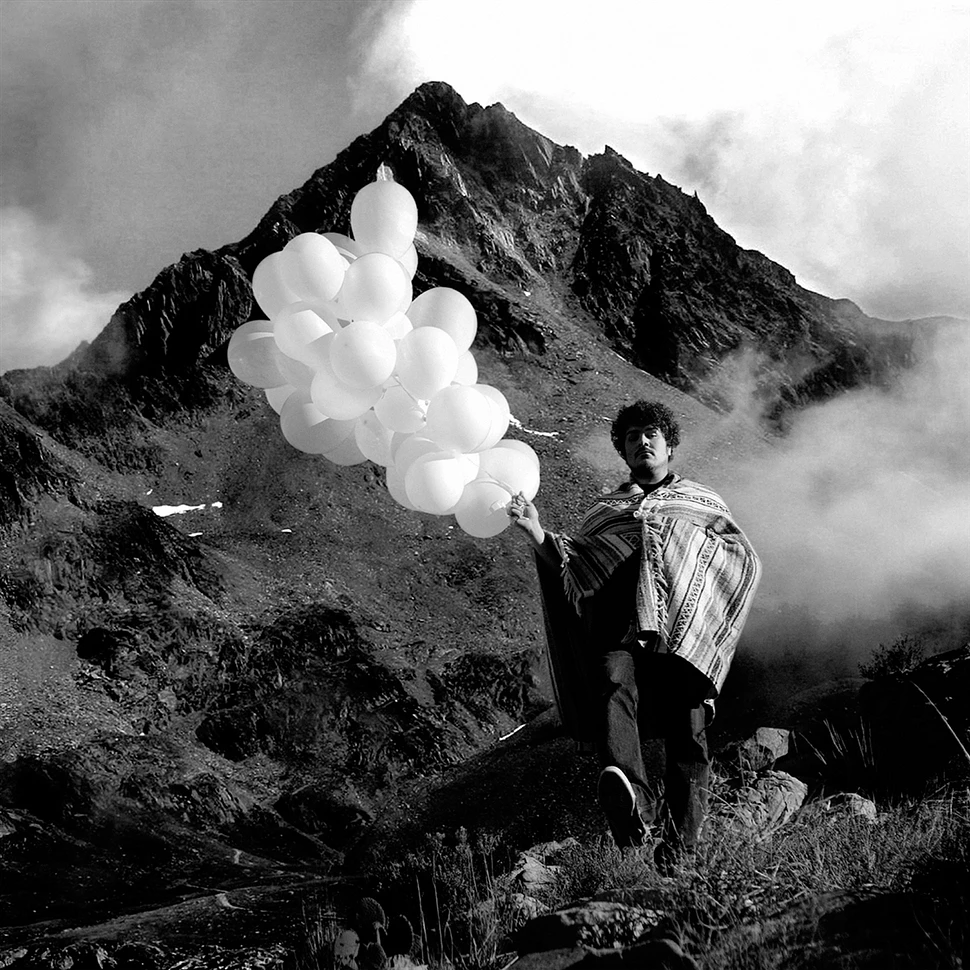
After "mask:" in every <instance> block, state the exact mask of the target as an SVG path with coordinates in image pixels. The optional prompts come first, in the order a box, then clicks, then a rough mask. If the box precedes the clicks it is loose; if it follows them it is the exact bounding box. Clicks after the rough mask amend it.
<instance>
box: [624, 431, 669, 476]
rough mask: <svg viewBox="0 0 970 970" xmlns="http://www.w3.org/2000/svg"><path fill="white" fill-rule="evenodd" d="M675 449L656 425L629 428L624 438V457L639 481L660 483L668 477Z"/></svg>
mask: <svg viewBox="0 0 970 970" xmlns="http://www.w3.org/2000/svg"><path fill="white" fill-rule="evenodd" d="M672 455H673V449H672V448H671V447H670V446H669V445H668V444H667V440H666V438H664V433H663V432H662V431H661V430H660V428H658V427H657V426H656V425H655V424H637V425H633V426H632V427H630V428H627V431H626V435H625V436H624V438H623V457H624V459H625V460H626V463H627V464H628V465H629V466H630V470H631V471H632V472H633V477H634V478H635V479H636V480H637V481H644V482H659V481H660V480H661V479H662V478H664V477H666V475H667V464H668V463H669V461H670V459H671V456H672Z"/></svg>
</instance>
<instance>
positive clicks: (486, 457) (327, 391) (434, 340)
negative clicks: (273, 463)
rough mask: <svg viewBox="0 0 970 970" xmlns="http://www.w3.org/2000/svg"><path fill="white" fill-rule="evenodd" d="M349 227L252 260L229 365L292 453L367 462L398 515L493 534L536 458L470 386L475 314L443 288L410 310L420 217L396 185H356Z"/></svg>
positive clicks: (493, 394) (499, 399) (535, 482)
mask: <svg viewBox="0 0 970 970" xmlns="http://www.w3.org/2000/svg"><path fill="white" fill-rule="evenodd" d="M381 174H383V173H381ZM350 225H351V232H352V233H353V238H351V237H348V236H345V235H342V234H340V233H334V232H326V233H316V232H305V233H302V234H300V235H298V236H295V237H294V238H293V239H291V240H290V241H289V242H288V243H287V244H286V245H285V246H284V247H283V249H282V250H280V251H279V252H276V253H271V254H270V255H269V256H267V257H266V258H265V259H264V260H262V262H260V264H259V265H258V266H257V267H256V270H255V272H254V273H253V281H252V282H253V295H254V297H255V299H256V302H257V303H258V304H259V307H260V309H261V310H262V311H263V312H264V313H265V314H266V317H267V319H265V320H250V321H249V322H248V323H244V324H243V325H242V326H241V327H239V328H238V329H237V330H236V331H235V332H234V333H233V335H232V337H231V338H230V340H229V366H230V368H231V369H232V372H233V374H235V375H236V377H238V378H239V380H241V381H243V382H245V383H247V384H251V385H253V386H254V387H259V388H263V389H264V390H265V394H266V398H267V400H268V401H269V403H270V405H271V406H272V407H273V409H274V410H275V411H277V412H278V414H279V417H280V430H281V431H282V433H283V437H284V438H285V439H286V440H287V441H288V442H289V443H290V444H291V445H292V446H293V447H294V448H298V449H299V450H300V451H304V452H307V453H309V454H314V455H322V456H323V457H325V458H327V459H329V460H330V461H332V462H334V463H335V464H338V465H354V464H358V463H360V462H363V461H373V462H376V463H377V464H380V465H383V466H385V467H386V469H387V475H386V479H387V490H388V492H390V494H391V497H392V498H393V499H394V500H395V501H396V502H398V503H399V504H401V505H403V506H405V507H406V508H409V509H413V510H416V511H420V512H429V513H431V514H433V515H454V516H455V519H456V521H457V522H458V525H459V526H460V527H461V528H462V529H463V530H464V531H465V532H467V533H468V534H469V535H473V536H478V537H480V538H488V537H490V536H494V535H498V533H500V532H502V531H503V530H504V529H505V528H507V527H508V525H509V518H508V515H507V512H506V509H507V506H508V503H509V500H510V498H511V496H512V495H513V494H516V493H518V492H522V493H524V494H525V496H526V498H529V499H532V498H534V497H535V494H536V492H538V490H539V458H538V456H537V455H536V453H535V451H534V450H533V449H532V448H530V447H529V445H527V444H526V443H525V442H522V441H517V440H514V439H507V438H504V437H503V436H504V435H505V433H506V431H507V430H508V427H509V421H510V417H511V415H510V412H509V405H508V402H507V401H506V399H505V396H504V395H503V394H502V392H501V391H499V390H498V389H497V388H495V387H491V386H490V385H488V384H479V383H478V365H477V364H476V362H475V358H474V356H473V355H472V352H471V349H470V348H471V344H472V341H473V340H474V339H475V334H476V332H477V329H478V320H477V317H476V314H475V309H474V307H473V306H472V305H471V303H470V302H469V301H468V299H467V298H466V297H465V296H464V295H462V294H461V293H459V292H458V291H457V290H454V289H451V288H449V287H435V288H433V289H430V290H427V291H425V292H424V293H422V294H421V295H420V296H418V297H417V298H414V299H412V296H413V291H412V287H411V280H412V278H413V276H414V272H415V269H416V268H417V264H418V256H417V252H416V250H415V248H414V235H415V232H416V231H417V225H418V209H417V205H416V204H415V201H414V197H413V196H412V195H411V193H410V192H409V191H408V190H407V189H406V188H404V186H402V185H400V184H399V183H398V182H395V181H393V179H389V178H381V177H379V178H378V180H377V181H375V182H371V183H370V184H369V185H365V186H364V187H363V188H362V189H361V190H360V191H359V192H358V193H357V195H356V196H355V197H354V200H353V203H352V205H351V210H350Z"/></svg>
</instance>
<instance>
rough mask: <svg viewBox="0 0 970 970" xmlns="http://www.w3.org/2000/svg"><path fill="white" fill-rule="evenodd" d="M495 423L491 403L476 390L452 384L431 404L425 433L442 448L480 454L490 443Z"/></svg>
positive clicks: (430, 402) (429, 404) (435, 397)
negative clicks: (487, 443)
mask: <svg viewBox="0 0 970 970" xmlns="http://www.w3.org/2000/svg"><path fill="white" fill-rule="evenodd" d="M493 420H494V405H493V404H492V402H491V400H490V399H489V398H488V397H486V396H485V395H484V394H481V393H479V391H478V390H477V389H476V388H474V387H463V386H462V385H460V384H452V385H450V386H448V387H444V388H442V389H441V390H440V391H438V393H437V394H435V396H434V397H433V398H431V400H430V401H429V402H428V423H427V427H426V428H425V434H426V435H427V436H428V437H429V438H431V439H432V440H434V441H437V442H438V444H439V445H441V447H442V448H448V449H451V450H453V451H478V449H479V448H480V447H481V446H482V445H483V444H484V442H485V441H487V440H488V438H489V435H490V434H491V431H492V424H493Z"/></svg>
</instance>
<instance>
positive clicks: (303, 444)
mask: <svg viewBox="0 0 970 970" xmlns="http://www.w3.org/2000/svg"><path fill="white" fill-rule="evenodd" d="M280 431H281V432H282V433H283V437H284V438H285V439H286V440H287V441H288V442H289V443H290V444H291V445H292V446H293V447H294V448H297V449H299V450H300V451H305V452H306V453H307V454H311V455H322V454H324V453H325V452H328V451H333V450H334V449H335V448H336V447H337V446H338V445H340V444H341V443H342V442H344V441H345V440H346V439H347V438H349V437H350V436H351V435H352V434H353V433H354V422H353V421H334V420H332V419H331V418H328V417H327V416H326V415H324V414H321V413H320V411H319V410H318V409H317V408H316V407H314V405H313V402H312V401H311V400H310V395H309V394H307V393H306V392H304V391H295V392H294V393H293V394H291V395H290V396H289V397H288V398H287V399H286V401H285V402H284V404H283V407H282V408H281V409H280Z"/></svg>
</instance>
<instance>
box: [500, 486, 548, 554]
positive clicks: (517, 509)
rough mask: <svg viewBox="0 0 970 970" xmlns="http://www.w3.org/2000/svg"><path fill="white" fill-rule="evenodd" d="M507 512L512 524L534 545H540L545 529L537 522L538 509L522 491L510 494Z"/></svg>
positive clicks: (543, 538) (544, 536)
mask: <svg viewBox="0 0 970 970" xmlns="http://www.w3.org/2000/svg"><path fill="white" fill-rule="evenodd" d="M508 514H509V518H510V519H511V520H512V524H513V525H515V526H517V527H518V528H520V529H521V530H522V531H523V532H524V533H525V534H526V535H527V536H528V537H529V538H530V539H531V540H532V541H533V542H534V543H535V545H537V546H541V545H542V543H543V541H544V540H545V538H546V531H545V529H543V528H542V525H541V524H540V522H539V511H538V509H536V507H535V506H534V505H533V504H532V503H531V502H530V501H529V500H528V499H527V498H526V497H525V495H523V494H522V492H519V494H518V495H513V496H512V501H511V502H509V507H508Z"/></svg>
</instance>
